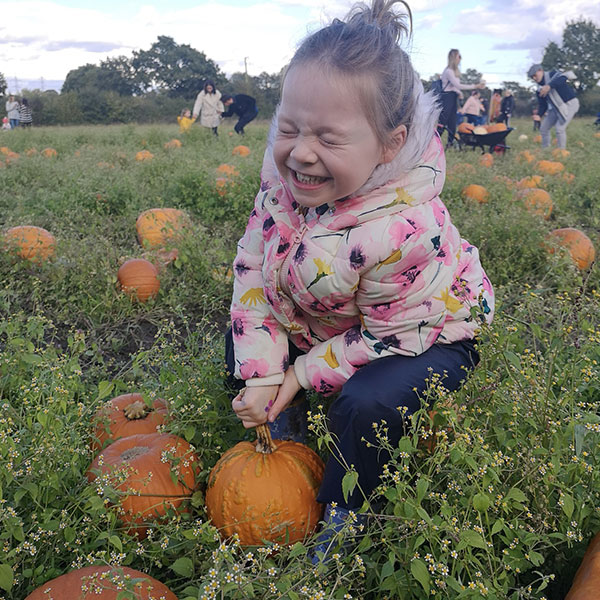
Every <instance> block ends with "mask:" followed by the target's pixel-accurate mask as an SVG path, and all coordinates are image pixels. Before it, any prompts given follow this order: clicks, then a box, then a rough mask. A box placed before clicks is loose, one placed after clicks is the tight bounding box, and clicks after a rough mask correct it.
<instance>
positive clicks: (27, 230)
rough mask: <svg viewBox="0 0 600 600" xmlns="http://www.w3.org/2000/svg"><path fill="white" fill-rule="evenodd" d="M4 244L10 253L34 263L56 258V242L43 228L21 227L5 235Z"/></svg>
mask: <svg viewBox="0 0 600 600" xmlns="http://www.w3.org/2000/svg"><path fill="white" fill-rule="evenodd" d="M4 243H5V246H6V249H7V250H8V251H9V252H13V253H14V254H16V255H17V256H20V257H21V258H24V259H27V260H31V261H32V262H43V261H44V260H46V259H48V258H51V257H52V256H54V252H55V250H56V240H55V238H54V236H53V235H52V234H51V233H50V232H49V231H47V230H46V229H44V228H43V227H35V226H33V225H19V226H17V227H11V228H10V229H9V230H8V231H7V232H6V233H5V234H4Z"/></svg>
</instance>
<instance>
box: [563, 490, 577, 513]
mask: <svg viewBox="0 0 600 600" xmlns="http://www.w3.org/2000/svg"><path fill="white" fill-rule="evenodd" d="M561 499H562V509H563V512H564V513H565V515H567V517H568V518H569V519H570V518H571V515H572V514H573V510H574V509H575V503H574V502H573V498H572V496H569V494H563V495H562V496H561Z"/></svg>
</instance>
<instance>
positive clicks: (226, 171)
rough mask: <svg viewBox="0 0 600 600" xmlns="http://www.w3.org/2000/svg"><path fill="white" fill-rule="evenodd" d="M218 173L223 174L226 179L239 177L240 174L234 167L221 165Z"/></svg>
mask: <svg viewBox="0 0 600 600" xmlns="http://www.w3.org/2000/svg"><path fill="white" fill-rule="evenodd" d="M217 173H221V174H222V175H225V176H226V177H237V176H238V175H239V174H240V172H239V171H238V170H237V169H236V168H235V167H234V166H233V165H225V164H223V165H219V166H218V167H217Z"/></svg>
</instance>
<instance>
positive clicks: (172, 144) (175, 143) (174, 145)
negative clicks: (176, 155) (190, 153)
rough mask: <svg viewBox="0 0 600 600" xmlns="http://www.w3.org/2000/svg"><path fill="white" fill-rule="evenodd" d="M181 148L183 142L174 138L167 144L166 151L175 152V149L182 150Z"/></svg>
mask: <svg viewBox="0 0 600 600" xmlns="http://www.w3.org/2000/svg"><path fill="white" fill-rule="evenodd" d="M181 146H182V144H181V141H180V140H178V139H177V138H173V139H172V140H169V141H168V142H165V149H166V150H173V149H174V148H181Z"/></svg>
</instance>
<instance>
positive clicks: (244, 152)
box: [231, 146, 250, 156]
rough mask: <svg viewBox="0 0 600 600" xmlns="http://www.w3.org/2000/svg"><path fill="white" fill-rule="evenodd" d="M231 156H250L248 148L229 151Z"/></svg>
mask: <svg viewBox="0 0 600 600" xmlns="http://www.w3.org/2000/svg"><path fill="white" fill-rule="evenodd" d="M231 154H233V155H234V156H236V155H237V156H248V155H249V154H250V148H248V146H236V147H235V148H234V149H233V150H232V151H231Z"/></svg>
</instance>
